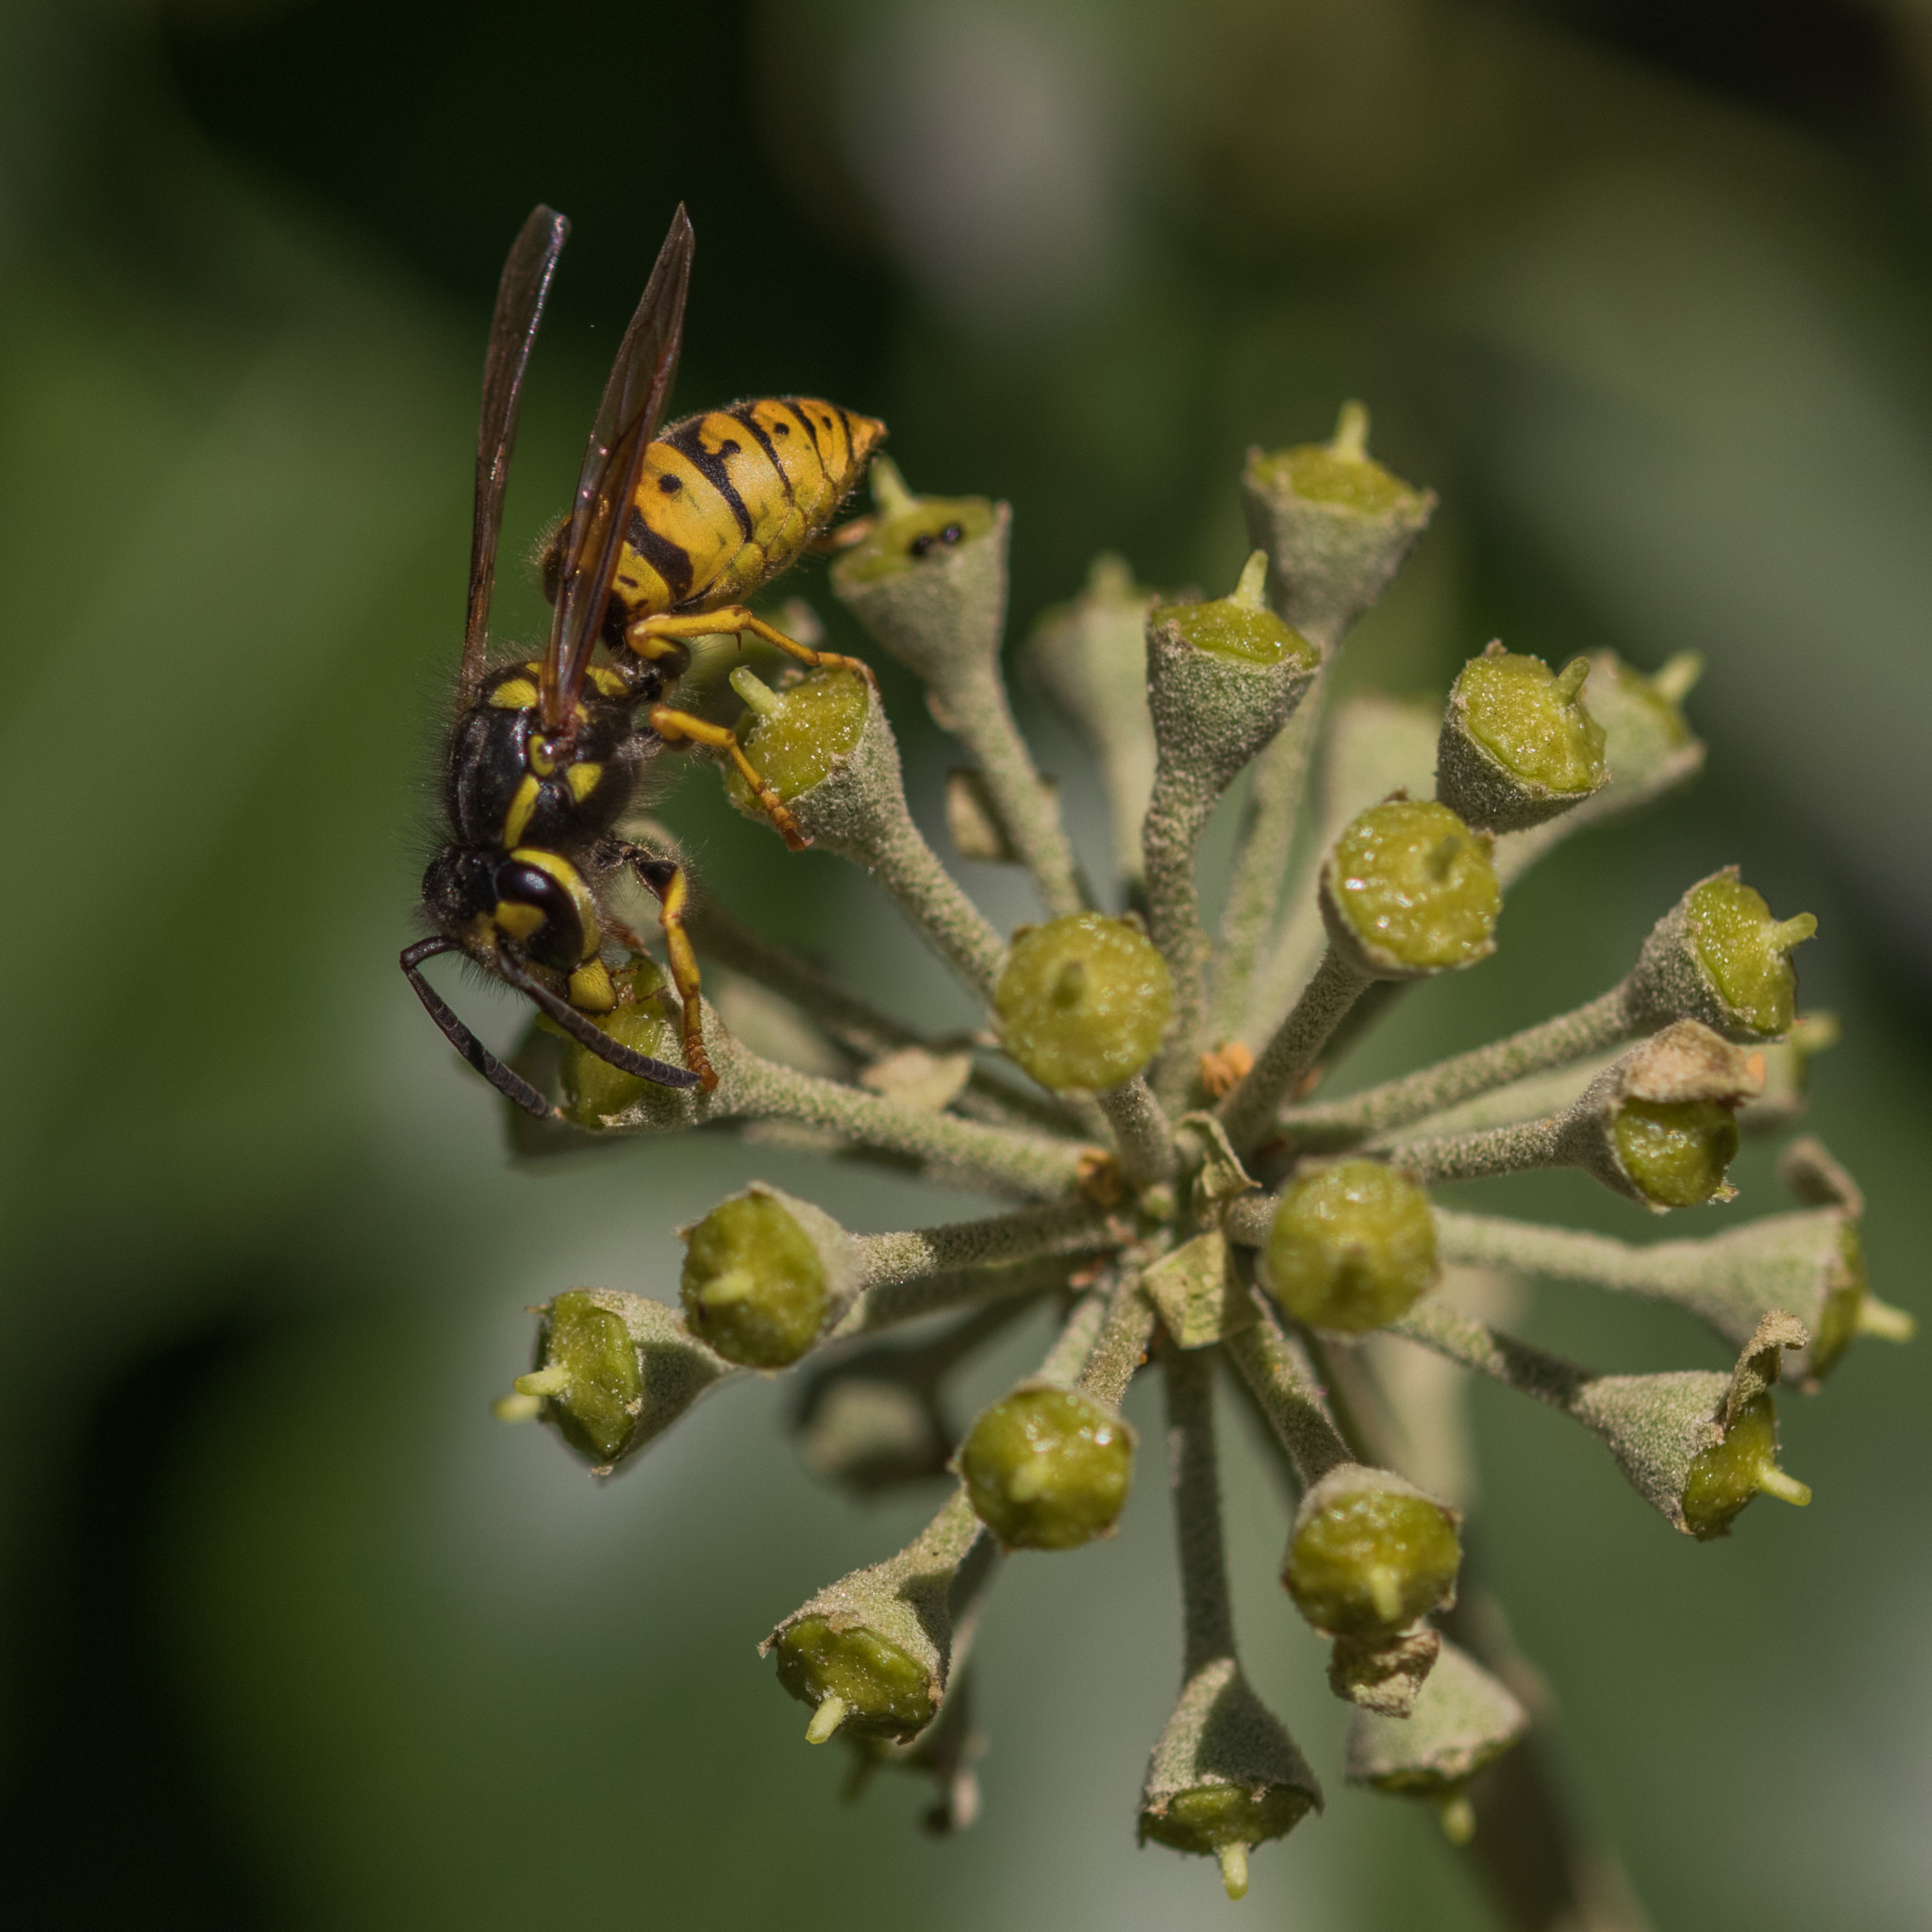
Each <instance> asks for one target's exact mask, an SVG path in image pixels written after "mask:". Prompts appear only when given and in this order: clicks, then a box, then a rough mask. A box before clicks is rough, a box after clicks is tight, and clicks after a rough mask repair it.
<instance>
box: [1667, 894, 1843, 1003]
mask: <svg viewBox="0 0 1932 1932" xmlns="http://www.w3.org/2000/svg"><path fill="white" fill-rule="evenodd" d="M1687 911H1688V915H1689V922H1688V923H1689V924H1690V926H1691V936H1692V942H1693V943H1694V944H1695V946H1696V948H1697V957H1698V959H1699V961H1700V962H1701V963H1702V965H1703V967H1704V969H1705V971H1706V972H1707V974H1709V975H1710V978H1711V982H1712V984H1713V985H1714V986H1715V987H1716V988H1717V991H1718V995H1719V997H1720V998H1721V999H1722V1000H1723V1001H1724V1005H1725V1007H1727V1008H1729V1009H1730V1011H1731V1012H1732V1013H1733V1014H1735V1015H1736V1016H1737V1018H1738V1021H1739V1023H1740V1024H1741V1025H1742V1026H1745V1027H1748V1028H1749V1029H1750V1030H1751V1032H1752V1033H1754V1034H1757V1035H1759V1036H1764V1035H1770V1034H1780V1033H1789V1032H1790V1029H1791V1022H1792V1021H1793V1020H1794V1019H1795V1018H1796V1017H1797V1011H1796V1003H1795V995H1796V992H1797V988H1798V981H1797V975H1796V974H1794V973H1793V972H1792V971H1791V962H1790V958H1789V957H1788V956H1789V955H1790V950H1791V948H1792V947H1793V946H1795V945H1798V944H1800V943H1801V942H1802V941H1805V940H1808V939H1809V938H1810V937H1811V936H1812V935H1813V934H1814V933H1815V932H1816V931H1817V930H1818V922H1817V920H1816V919H1814V918H1813V917H1812V916H1811V914H1810V913H1808V912H1801V913H1799V914H1798V915H1797V917H1796V918H1795V919H1786V920H1775V919H1774V918H1773V917H1772V916H1771V908H1770V907H1769V906H1767V905H1766V904H1765V903H1764V900H1763V898H1762V896H1761V895H1760V894H1758V893H1757V892H1754V891H1752V890H1751V888H1750V887H1749V886H1747V885H1745V884H1744V882H1743V881H1742V880H1741V879H1740V878H1739V876H1738V874H1737V872H1736V870H1735V869H1734V868H1733V869H1727V870H1725V871H1724V872H1721V873H1719V874H1717V876H1716V877H1715V878H1708V879H1706V880H1705V881H1704V883H1703V884H1702V885H1700V886H1693V887H1692V888H1691V897H1690V903H1689V906H1688V908H1687Z"/></svg>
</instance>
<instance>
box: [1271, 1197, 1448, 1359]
mask: <svg viewBox="0 0 1932 1932" xmlns="http://www.w3.org/2000/svg"><path fill="white" fill-rule="evenodd" d="M1437 1272H1438V1271H1437V1265H1436V1227H1435V1223H1434V1221H1433V1220H1432V1219H1431V1218H1430V1215H1429V1197H1428V1195H1427V1194H1426V1193H1424V1191H1423V1190H1422V1189H1421V1188H1420V1187H1418V1186H1417V1185H1416V1183H1415V1182H1414V1181H1412V1180H1410V1179H1409V1178H1408V1176H1407V1174H1398V1173H1396V1171H1395V1170H1394V1169H1393V1168H1391V1167H1385V1166H1384V1165H1383V1164H1382V1163H1381V1162H1380V1161H1377V1160H1342V1161H1338V1162H1336V1163H1335V1165H1333V1166H1332V1167H1322V1168H1317V1169H1316V1170H1315V1171H1314V1172H1313V1173H1311V1174H1303V1175H1301V1176H1300V1177H1299V1178H1297V1179H1296V1180H1295V1181H1294V1182H1293V1183H1292V1185H1291V1186H1290V1187H1289V1188H1288V1190H1287V1191H1285V1192H1284V1193H1283V1195H1282V1197H1281V1206H1280V1208H1278V1209H1276V1211H1275V1215H1274V1226H1273V1227H1272V1228H1271V1230H1270V1231H1269V1236H1268V1242H1267V1245H1266V1247H1265V1248H1263V1250H1262V1251H1261V1279H1262V1283H1263V1285H1264V1286H1265V1287H1266V1288H1267V1290H1268V1291H1269V1292H1270V1293H1271V1294H1272V1295H1274V1299H1275V1300H1276V1301H1277V1302H1279V1303H1280V1304H1281V1306H1282V1307H1284V1308H1286V1309H1287V1310H1288V1311H1289V1313H1290V1314H1291V1315H1293V1316H1294V1317H1295V1319H1296V1320H1297V1321H1300V1322H1306V1323H1307V1324H1309V1326H1310V1327H1314V1328H1335V1329H1341V1330H1344V1331H1353V1332H1359V1331H1361V1330H1364V1329H1369V1328H1379V1327H1381V1326H1382V1325H1383V1324H1385V1323H1388V1322H1392V1321H1394V1320H1395V1318H1396V1317H1397V1316H1398V1315H1402V1314H1405V1313H1407V1310H1408V1309H1409V1308H1410V1307H1412V1306H1413V1305H1414V1304H1415V1303H1416V1302H1417V1301H1418V1300H1419V1299H1420V1298H1421V1297H1422V1296H1423V1295H1424V1294H1426V1293H1427V1292H1428V1291H1429V1290H1430V1289H1431V1288H1432V1287H1434V1285H1435V1282H1436V1276H1437Z"/></svg>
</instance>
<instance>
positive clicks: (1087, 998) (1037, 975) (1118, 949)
mask: <svg viewBox="0 0 1932 1932" xmlns="http://www.w3.org/2000/svg"><path fill="white" fill-rule="evenodd" d="M994 1005H995V1007H996V1008H997V1009H998V1012H999V1016H1000V1028H1001V1037H1002V1040H1003V1041H1004V1044H1005V1046H1006V1050H1007V1052H1008V1054H1009V1055H1011V1057H1012V1058H1014V1059H1015V1060H1016V1061H1018V1063H1019V1064H1020V1065H1021V1066H1023V1067H1024V1068H1025V1070H1026V1071H1027V1072H1028V1073H1029V1074H1032V1075H1033V1077H1034V1078H1035V1079H1036V1080H1038V1081H1039V1082H1040V1084H1041V1086H1042V1087H1050V1088H1052V1089H1053V1090H1054V1091H1056V1092H1067V1091H1088V1092H1099V1091H1104V1090H1106V1089H1107V1088H1109V1087H1118V1086H1119V1085H1120V1084H1121V1083H1122V1081H1124V1080H1130V1079H1132V1078H1133V1076H1134V1075H1135V1074H1138V1073H1140V1072H1141V1069H1142V1068H1143V1067H1145V1066H1146V1064H1147V1063H1148V1061H1149V1060H1151V1059H1152V1058H1154V1055H1155V1051H1156V1049H1157V1048H1158V1046H1159V1045H1160V1037H1161V1034H1162V1033H1163V1032H1164V1031H1165V1030H1166V1027H1167V1023H1168V1020H1169V1018H1170V1017H1171V1015H1172V1014H1173V1011H1174V983H1173V980H1172V979H1171V978H1170V976H1169V974H1168V970H1167V961H1166V960H1165V959H1163V958H1161V957H1160V955H1159V953H1158V951H1156V949H1155V947H1154V945H1153V943H1152V942H1151V941H1149V940H1148V938H1147V936H1146V934H1145V933H1143V932H1142V931H1141V928H1140V927H1139V926H1138V925H1134V924H1129V922H1127V921H1126V920H1124V919H1108V917H1106V915H1105V914H1103V913H1099V912H1075V913H1070V914H1068V915H1067V917H1065V918H1064V919H1054V920H1049V921H1048V922H1047V923H1046V924H1044V925H1034V926H1023V927H1022V928H1021V929H1020V930H1019V931H1018V932H1016V933H1015V934H1014V935H1013V944H1012V949H1011V951H1010V952H1009V953H1008V955H1007V963H1006V967H1005V969H1004V970H1003V971H1002V973H1001V974H1000V981H999V987H998V990H997V991H996V992H995V994H994Z"/></svg>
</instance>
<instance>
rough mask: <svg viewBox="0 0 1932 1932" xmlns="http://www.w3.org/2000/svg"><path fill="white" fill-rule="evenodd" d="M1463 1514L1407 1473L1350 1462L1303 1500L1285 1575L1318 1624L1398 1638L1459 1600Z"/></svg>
mask: <svg viewBox="0 0 1932 1932" xmlns="http://www.w3.org/2000/svg"><path fill="white" fill-rule="evenodd" d="M1459 1521H1460V1519H1459V1518H1458V1516H1457V1512H1456V1511H1455V1510H1454V1509H1451V1508H1450V1507H1447V1505H1445V1504H1442V1503H1438V1502H1437V1501H1436V1500H1435V1499H1434V1498H1433V1497H1431V1496H1427V1495H1424V1493H1423V1491H1421V1490H1419V1489H1417V1488H1415V1487H1414V1485H1413V1484H1411V1483H1406V1482H1404V1481H1403V1479H1402V1478H1401V1477H1400V1476H1398V1475H1394V1474H1391V1473H1390V1472H1389V1471H1387V1470H1380V1469H1367V1468H1364V1467H1362V1466H1361V1465H1360V1464H1357V1463H1345V1464H1343V1465H1342V1467H1341V1468H1340V1469H1335V1470H1331V1471H1329V1473H1328V1474H1326V1475H1324V1477H1323V1478H1322V1480H1321V1481H1320V1482H1318V1483H1317V1484H1316V1485H1315V1486H1314V1487H1313V1488H1312V1489H1311V1490H1309V1491H1308V1492H1307V1495H1305V1496H1304V1497H1303V1498H1302V1506H1301V1509H1300V1511H1299V1513H1298V1514H1297V1515H1296V1517H1295V1525H1294V1533H1293V1535H1292V1536H1291V1538H1290V1540H1289V1545H1288V1556H1287V1557H1286V1559H1285V1560H1284V1562H1283V1564H1282V1571H1281V1580H1282V1582H1283V1583H1284V1584H1285V1585H1286V1586H1287V1588H1288V1593H1289V1594H1290V1595H1291V1597H1293V1599H1294V1603H1295V1607H1296V1608H1297V1609H1298V1610H1300V1611H1301V1613H1302V1615H1303V1616H1305V1617H1306V1618H1307V1620H1308V1622H1309V1623H1310V1624H1313V1625H1314V1626H1315V1628H1316V1629H1317V1630H1321V1631H1324V1632H1326V1633H1327V1634H1329V1635H1331V1636H1336V1637H1368V1638H1385V1637H1393V1636H1395V1635H1397V1634H1398V1633H1399V1632H1401V1631H1404V1630H1406V1629H1407V1628H1408V1626H1409V1625H1410V1624H1413V1623H1415V1622H1416V1620H1417V1619H1418V1618H1421V1617H1425V1616H1427V1615H1428V1614H1429V1613H1430V1612H1431V1611H1432V1610H1438V1609H1442V1608H1444V1607H1447V1606H1449V1605H1451V1604H1453V1603H1454V1602H1455V1601H1456V1575H1457V1571H1458V1570H1459V1569H1460V1568H1461V1565H1462V1544H1461V1541H1460V1539H1459V1537H1458V1535H1457V1524H1458V1522H1459Z"/></svg>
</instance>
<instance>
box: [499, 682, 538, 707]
mask: <svg viewBox="0 0 1932 1932" xmlns="http://www.w3.org/2000/svg"><path fill="white" fill-rule="evenodd" d="M490 703H491V708H492V709H494V710H498V711H534V710H535V709H536V708H537V687H536V685H535V683H534V682H533V681H532V680H531V679H529V678H526V677H507V678H505V679H504V681H503V682H502V683H501V684H499V685H498V686H497V687H496V689H495V690H494V691H491V693H490Z"/></svg>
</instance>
